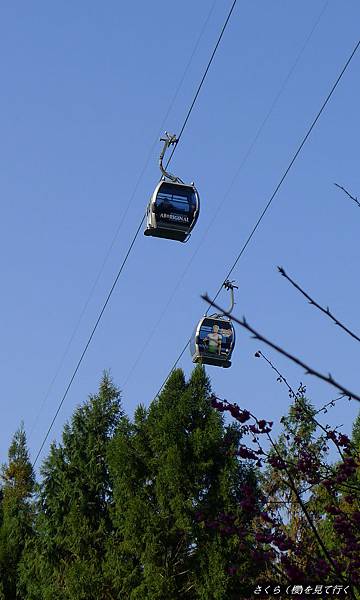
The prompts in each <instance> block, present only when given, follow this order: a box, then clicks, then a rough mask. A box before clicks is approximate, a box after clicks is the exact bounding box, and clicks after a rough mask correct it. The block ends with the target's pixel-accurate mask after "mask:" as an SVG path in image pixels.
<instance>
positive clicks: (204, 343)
mask: <svg viewBox="0 0 360 600" xmlns="http://www.w3.org/2000/svg"><path fill="white" fill-rule="evenodd" d="M232 343H233V332H232V327H231V323H230V322H229V321H223V320H221V319H212V318H208V319H204V321H203V322H202V325H201V327H200V332H199V350H200V352H203V353H206V354H216V355H219V356H221V355H222V356H224V355H229V354H230V353H231V349H232Z"/></svg>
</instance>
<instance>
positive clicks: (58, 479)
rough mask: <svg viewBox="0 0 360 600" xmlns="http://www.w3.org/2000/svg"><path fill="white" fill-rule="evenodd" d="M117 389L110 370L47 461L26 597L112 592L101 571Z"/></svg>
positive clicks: (70, 599) (86, 597)
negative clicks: (110, 445)
mask: <svg viewBox="0 0 360 600" xmlns="http://www.w3.org/2000/svg"><path fill="white" fill-rule="evenodd" d="M121 415H122V411H121V407H120V400H119V391H118V390H117V389H116V388H115V387H114V385H113V384H112V382H111V379H110V378H109V376H108V375H107V374H105V375H104V376H103V379H102V381H101V384H100V389H99V392H98V394H97V395H95V396H91V397H90V398H89V400H88V402H86V403H84V404H83V405H82V406H80V407H79V408H78V409H77V410H76V411H75V413H74V415H73V417H72V419H71V422H70V424H67V425H66V426H65V428H64V432H63V436H62V444H60V445H59V446H55V444H53V445H52V447H51V450H50V454H49V457H48V458H47V459H46V461H45V462H44V465H43V468H42V475H43V480H42V483H41V486H40V495H39V514H38V518H37V521H36V537H35V539H34V540H33V541H32V543H31V544H29V545H28V547H27V551H26V556H25V559H24V561H23V565H22V583H23V586H24V588H25V590H26V598H27V600H42V599H43V600H50V599H51V600H54V599H55V598H56V600H62V599H64V600H65V599H66V600H92V599H93V600H99V599H100V598H104V599H105V598H113V596H112V595H111V590H112V581H111V579H109V578H107V577H106V576H105V575H104V572H103V562H104V558H105V553H106V545H107V540H108V537H109V536H111V530H112V525H111V519H110V506H111V498H112V487H111V483H110V478H109V472H108V468H107V461H106V456H107V448H108V444H109V441H110V439H111V437H112V435H113V432H114V429H115V427H116V426H117V424H118V421H119V419H120V418H121Z"/></svg>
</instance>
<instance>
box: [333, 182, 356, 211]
mask: <svg viewBox="0 0 360 600" xmlns="http://www.w3.org/2000/svg"><path fill="white" fill-rule="evenodd" d="M334 185H336V187H338V188H340V189H341V190H342V191H343V192H345V194H346V195H347V196H349V198H351V200H354V202H356V204H357V205H358V206H360V202H359V200H358V199H357V198H356V196H352V195H351V194H350V192H348V191H347V190H346V189H345V188H344V187H343V186H342V185H339V184H338V183H334Z"/></svg>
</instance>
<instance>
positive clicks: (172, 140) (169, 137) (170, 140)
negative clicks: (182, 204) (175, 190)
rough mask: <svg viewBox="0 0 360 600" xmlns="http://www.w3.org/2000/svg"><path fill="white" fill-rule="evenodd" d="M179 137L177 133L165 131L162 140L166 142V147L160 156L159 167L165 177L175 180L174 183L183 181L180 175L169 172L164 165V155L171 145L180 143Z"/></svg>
mask: <svg viewBox="0 0 360 600" xmlns="http://www.w3.org/2000/svg"><path fill="white" fill-rule="evenodd" d="M178 141H179V140H178V138H177V137H176V135H175V134H171V133H169V132H168V131H165V137H162V138H160V142H164V147H163V149H162V151H161V154H160V156H159V167H160V171H161V172H162V174H163V175H164V177H166V178H167V179H170V181H173V182H174V183H183V182H182V181H181V179H180V178H179V177H176V176H175V175H172V174H171V173H168V172H167V171H166V168H165V167H164V165H163V160H164V156H165V152H166V150H167V149H168V148H169V147H170V146H176V144H177V143H178Z"/></svg>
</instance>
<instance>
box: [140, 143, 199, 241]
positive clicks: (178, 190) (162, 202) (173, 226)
mask: <svg viewBox="0 0 360 600" xmlns="http://www.w3.org/2000/svg"><path fill="white" fill-rule="evenodd" d="M165 133H166V138H161V141H163V142H164V148H163V150H162V152H161V154H160V158H159V165H160V169H161V172H162V173H163V177H162V178H161V181H160V182H159V183H158V184H157V186H156V188H155V190H154V193H153V194H152V196H151V199H150V202H149V204H148V207H147V210H146V229H145V231H144V234H145V235H151V236H154V237H161V238H166V239H168V240H177V241H179V242H186V241H187V240H188V238H189V236H190V232H191V231H192V229H193V228H194V226H195V223H196V221H197V219H198V216H199V209H200V200H199V194H198V192H197V189H196V187H195V185H194V184H193V183H190V184H187V183H184V182H183V181H181V179H179V177H175V176H174V175H171V174H170V173H167V171H166V170H165V168H164V167H163V164H162V161H163V158H164V154H165V151H166V149H167V148H168V147H169V146H170V145H172V144H176V143H177V141H178V140H177V138H176V136H175V135H170V134H168V133H167V132H165Z"/></svg>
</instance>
